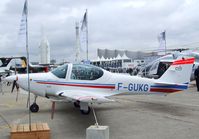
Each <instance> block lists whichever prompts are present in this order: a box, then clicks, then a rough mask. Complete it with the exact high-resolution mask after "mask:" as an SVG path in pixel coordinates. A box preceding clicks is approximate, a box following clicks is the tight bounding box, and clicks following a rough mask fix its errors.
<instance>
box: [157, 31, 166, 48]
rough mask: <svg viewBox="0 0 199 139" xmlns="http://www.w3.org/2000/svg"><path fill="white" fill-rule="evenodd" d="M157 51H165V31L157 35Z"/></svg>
mask: <svg viewBox="0 0 199 139" xmlns="http://www.w3.org/2000/svg"><path fill="white" fill-rule="evenodd" d="M158 41H159V48H158V49H159V51H166V31H163V32H161V33H160V34H159V35H158Z"/></svg>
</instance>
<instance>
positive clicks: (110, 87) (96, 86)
mask: <svg viewBox="0 0 199 139" xmlns="http://www.w3.org/2000/svg"><path fill="white" fill-rule="evenodd" d="M37 83H40V84H51V85H61V86H74V87H89V88H101V89H115V86H100V85H95V86H94V85H82V84H61V83H49V82H37Z"/></svg>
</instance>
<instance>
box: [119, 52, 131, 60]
mask: <svg viewBox="0 0 199 139" xmlns="http://www.w3.org/2000/svg"><path fill="white" fill-rule="evenodd" d="M121 59H130V58H128V57H127V56H126V54H125V53H124V55H123V56H122V58H121Z"/></svg>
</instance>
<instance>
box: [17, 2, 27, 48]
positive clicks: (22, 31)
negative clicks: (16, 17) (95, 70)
mask: <svg viewBox="0 0 199 139" xmlns="http://www.w3.org/2000/svg"><path fill="white" fill-rule="evenodd" d="M27 13H28V10H27V0H25V3H24V7H23V12H22V17H21V22H20V27H19V34H18V42H17V46H20V47H22V46H24V47H25V46H26V37H27V36H26V32H27Z"/></svg>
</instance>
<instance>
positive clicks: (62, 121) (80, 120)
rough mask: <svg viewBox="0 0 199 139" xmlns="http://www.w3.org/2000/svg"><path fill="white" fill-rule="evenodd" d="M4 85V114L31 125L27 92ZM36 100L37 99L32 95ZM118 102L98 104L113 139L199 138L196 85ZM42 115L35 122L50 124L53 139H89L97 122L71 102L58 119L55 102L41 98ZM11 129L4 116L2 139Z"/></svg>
mask: <svg viewBox="0 0 199 139" xmlns="http://www.w3.org/2000/svg"><path fill="white" fill-rule="evenodd" d="M10 90H11V87H10V86H8V87H7V86H6V85H5V84H3V87H2V91H1V92H0V115H1V116H3V117H4V118H5V119H6V121H7V122H8V123H10V124H14V123H21V124H24V123H28V121H29V116H28V109H27V108H26V102H27V97H28V95H27V93H26V92H24V91H23V90H20V92H19V97H18V101H17V102H16V100H15V99H16V94H17V93H16V90H15V91H14V92H13V93H10ZM31 98H32V100H33V98H34V96H32V95H31ZM113 98H114V99H115V100H116V102H114V103H107V104H101V105H96V106H95V107H94V108H95V110H96V115H97V118H98V122H99V124H100V125H108V126H109V130H110V139H172V138H175V139H198V138H199V92H197V91H196V87H194V86H193V85H192V86H191V87H190V88H189V89H188V90H186V91H184V92H180V93H174V94H170V95H167V96H163V95H142V96H138V95H124V96H114V97H113ZM37 104H38V105H39V106H40V111H39V112H38V113H32V114H31V120H32V123H36V122H47V123H48V124H49V127H50V129H51V137H52V139H85V138H86V128H87V127H89V126H90V125H93V124H94V123H95V121H94V117H93V114H92V113H90V114H89V115H82V114H81V113H80V111H79V110H78V109H77V108H75V107H74V106H73V104H71V103H56V110H55V115H54V119H53V120H52V119H51V118H50V117H51V101H49V100H48V99H46V98H41V97H38V99H37ZM9 136H10V129H9V127H8V126H7V124H6V123H5V121H4V120H3V119H1V117H0V139H9Z"/></svg>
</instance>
